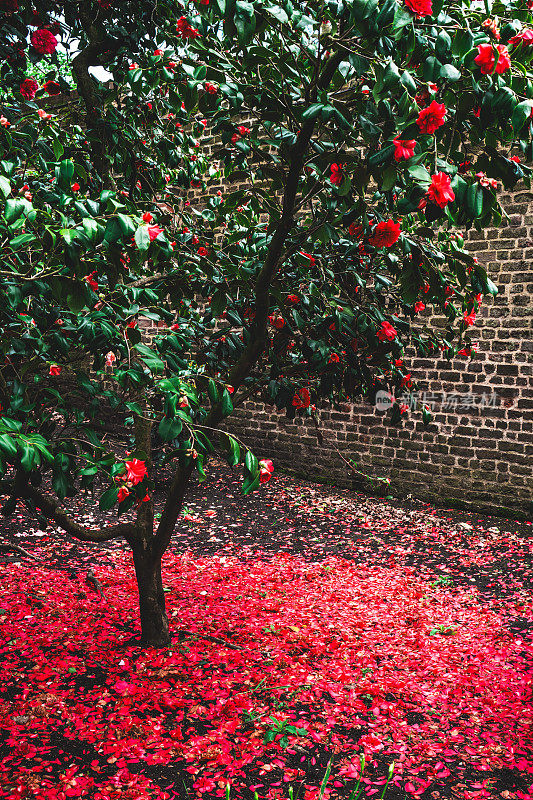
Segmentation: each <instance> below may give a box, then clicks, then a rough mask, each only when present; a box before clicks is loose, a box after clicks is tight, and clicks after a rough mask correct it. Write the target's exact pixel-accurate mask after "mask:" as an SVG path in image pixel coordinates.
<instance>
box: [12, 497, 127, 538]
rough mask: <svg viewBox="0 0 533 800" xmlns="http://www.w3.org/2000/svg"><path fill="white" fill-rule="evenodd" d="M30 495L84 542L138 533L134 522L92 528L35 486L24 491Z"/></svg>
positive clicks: (70, 532)
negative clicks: (71, 515) (70, 515)
mask: <svg viewBox="0 0 533 800" xmlns="http://www.w3.org/2000/svg"><path fill="white" fill-rule="evenodd" d="M24 494H25V495H26V496H27V497H30V498H31V499H32V500H33V502H34V503H35V505H36V506H37V508H38V509H40V510H41V511H42V512H43V514H44V515H45V516H46V517H47V518H48V519H51V520H53V521H54V522H55V523H56V524H57V525H59V527H60V528H62V529H63V530H64V531H65V532H66V533H68V534H70V536H74V537H75V538H76V539H80V540H81V541H82V542H107V541H109V540H110V539H119V538H120V537H123V538H124V539H127V538H131V537H132V536H134V535H135V533H136V527H135V525H134V524H133V523H132V522H119V523H118V524H116V525H111V526H110V527H108V528H100V529H99V530H92V529H91V528H86V527H84V526H83V525H80V524H79V523H78V522H75V521H74V520H73V519H71V518H70V517H69V515H68V514H67V512H66V511H65V509H64V508H61V506H60V504H59V503H58V502H56V501H55V500H53V499H52V498H51V497H48V496H47V495H45V494H42V493H41V492H39V491H37V489H35V488H34V487H33V486H30V485H28V486H27V487H26V489H25V491H24Z"/></svg>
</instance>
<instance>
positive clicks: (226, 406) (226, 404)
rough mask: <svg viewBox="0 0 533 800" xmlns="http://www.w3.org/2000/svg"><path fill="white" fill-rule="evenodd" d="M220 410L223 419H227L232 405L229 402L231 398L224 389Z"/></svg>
mask: <svg viewBox="0 0 533 800" xmlns="http://www.w3.org/2000/svg"><path fill="white" fill-rule="evenodd" d="M221 409H222V413H223V414H224V416H225V417H229V415H230V414H231V412H232V411H233V403H232V402H231V396H230V393H229V392H228V390H227V389H224V392H223V394H222V406H221Z"/></svg>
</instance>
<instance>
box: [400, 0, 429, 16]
mask: <svg viewBox="0 0 533 800" xmlns="http://www.w3.org/2000/svg"><path fill="white" fill-rule="evenodd" d="M405 5H406V6H407V8H408V9H409V10H410V11H412V12H413V14H415V15H416V16H417V17H429V16H431V14H432V13H433V8H432V5H431V0H405Z"/></svg>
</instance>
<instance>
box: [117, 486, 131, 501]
mask: <svg viewBox="0 0 533 800" xmlns="http://www.w3.org/2000/svg"><path fill="white" fill-rule="evenodd" d="M129 494H130V490H129V489H128V488H126V486H121V487H120V489H119V490H118V495H117V500H118V502H119V503H122V501H123V500H125V499H126V497H129Z"/></svg>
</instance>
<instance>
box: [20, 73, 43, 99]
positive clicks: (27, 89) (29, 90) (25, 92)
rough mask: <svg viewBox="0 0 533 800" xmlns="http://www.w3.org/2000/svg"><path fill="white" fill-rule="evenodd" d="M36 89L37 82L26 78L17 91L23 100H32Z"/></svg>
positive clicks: (37, 86)
mask: <svg viewBox="0 0 533 800" xmlns="http://www.w3.org/2000/svg"><path fill="white" fill-rule="evenodd" d="M38 88H39V84H38V83H37V81H34V80H33V78H26V79H25V80H23V81H22V83H21V84H20V87H19V91H20V93H21V95H22V96H23V98H24V99H25V100H33V98H34V97H35V95H36V93H37V89H38Z"/></svg>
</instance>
